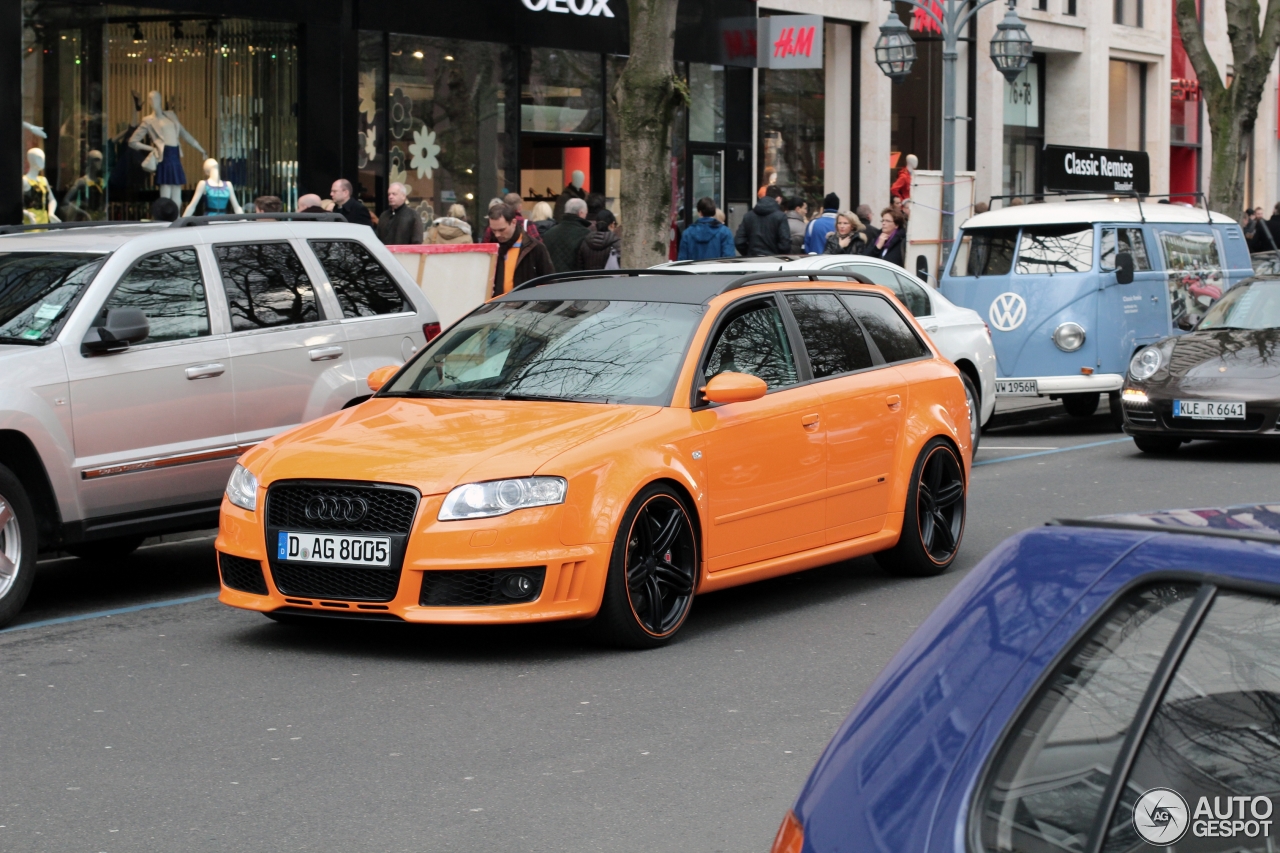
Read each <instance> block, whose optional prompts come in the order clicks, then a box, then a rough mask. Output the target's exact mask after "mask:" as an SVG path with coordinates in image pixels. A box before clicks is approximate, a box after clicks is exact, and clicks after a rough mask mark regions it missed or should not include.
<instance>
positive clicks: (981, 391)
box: [659, 255, 996, 450]
mask: <svg viewBox="0 0 1280 853" xmlns="http://www.w3.org/2000/svg"><path fill="white" fill-rule="evenodd" d="M659 266H660V267H662V268H674V269H686V270H706V271H708V272H711V271H723V270H724V269H725V267H730V268H732V269H733V271H734V272H743V273H748V272H757V271H758V272H773V271H774V270H788V271H795V272H801V271H808V270H830V271H832V272H852V273H858V274H859V275H862V276H865V277H866V278H867V279H868V280H869V281H871V282H872V283H873V284H880V285H883V286H885V287H887V288H889V289H890V290H892V291H893V292H894V294H895V295H896V296H897V297H898V299H899V300H900V301H901V302H902V304H903V305H905V306H906V307H907V310H909V311H910V312H911V313H912V314H913V315H915V317H916V319H917V320H919V321H920V325H922V326H924V328H925V331H927V332H928V333H929V336H930V337H931V338H932V339H933V342H934V344H936V345H937V347H938V351H939V352H940V353H941V354H942V355H943V356H944V357H945V358H947V359H950V360H951V362H952V363H953V364H955V366H956V367H958V368H960V373H961V374H962V375H963V377H964V380H965V383H964V385H965V393H966V394H968V395H969V411H970V414H971V421H970V427H971V429H972V432H973V446H974V450H977V448H978V436H979V432H980V430H981V427H982V425H983V424H985V423H986V422H987V421H988V420H990V418H991V413H992V412H993V411H995V407H996V393H995V391H996V351H995V349H994V347H992V345H991V331H990V329H988V328H987V324H986V322H984V321H983V319H982V315H980V314H979V313H978V312H977V311H973V310H971V309H969V308H961V307H960V306H959V305H956V304H954V303H953V302H951V301H950V300H948V299H947V298H946V297H945V296H943V295H942V294H941V293H939V292H938V291H936V290H934V289H933V288H931V287H924V286H923V285H921V284H920V282H919V281H918V280H916V279H914V278H912V277H911V276H910V275H908V274H907V272H906V271H905V270H903V269H902V268H901V267H899V266H898V265H897V264H891V263H889V262H888V261H883V260H881V259H879V258H869V257H863V256H860V255H803V256H801V257H795V256H791V255H779V256H776V257H764V258H721V259H719V260H714V261H673V262H671V263H666V264H660V265H659Z"/></svg>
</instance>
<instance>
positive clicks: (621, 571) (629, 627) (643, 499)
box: [601, 485, 699, 648]
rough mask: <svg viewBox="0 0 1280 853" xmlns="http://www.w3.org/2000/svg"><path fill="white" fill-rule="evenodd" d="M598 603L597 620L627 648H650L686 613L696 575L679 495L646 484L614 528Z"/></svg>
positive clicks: (689, 523)
mask: <svg viewBox="0 0 1280 853" xmlns="http://www.w3.org/2000/svg"><path fill="white" fill-rule="evenodd" d="M618 532H619V536H618V538H617V540H616V541H615V542H614V547H613V556H612V558H611V560H610V563H609V577H608V580H607V581H606V585H605V593H604V601H603V603H602V606H601V616H602V620H601V621H602V626H603V627H604V628H605V630H606V631H607V632H608V633H609V634H610V635H611V638H612V639H613V640H614V641H615V642H617V643H619V644H620V645H623V646H626V647H628V648H654V647H656V646H660V645H663V644H664V643H666V642H668V641H670V640H671V638H672V637H673V636H675V634H676V632H677V631H678V630H680V626H681V625H683V624H684V622H685V620H686V619H687V618H688V616H689V610H690V609H691V607H692V605H693V594H694V587H695V585H696V584H697V580H698V569H699V562H698V542H697V537H696V536H695V534H694V527H693V520H692V518H691V516H690V513H689V510H688V508H687V507H686V506H685V503H684V500H683V499H682V498H681V496H680V495H678V494H676V492H675V491H674V490H672V489H670V488H668V487H667V486H662V485H657V486H650V487H649V488H647V489H645V490H644V491H642V492H641V493H640V495H639V496H637V497H636V499H635V500H634V501H633V502H632V504H631V507H630V508H629V509H628V510H627V513H626V515H625V516H624V517H623V519H622V524H621V525H620V526H619V528H618Z"/></svg>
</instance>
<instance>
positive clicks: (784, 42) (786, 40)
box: [773, 27, 818, 58]
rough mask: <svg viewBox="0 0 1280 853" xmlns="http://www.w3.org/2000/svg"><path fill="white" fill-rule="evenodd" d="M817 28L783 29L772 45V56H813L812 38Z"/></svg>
mask: <svg viewBox="0 0 1280 853" xmlns="http://www.w3.org/2000/svg"><path fill="white" fill-rule="evenodd" d="M817 31H818V28H817V27H783V29H782V31H781V32H780V33H779V34H778V40H777V41H775V42H774V43H773V55H774V57H775V58H776V57H779V56H813V37H814V35H815V34H816V33H817Z"/></svg>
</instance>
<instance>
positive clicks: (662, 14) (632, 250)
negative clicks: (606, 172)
mask: <svg viewBox="0 0 1280 853" xmlns="http://www.w3.org/2000/svg"><path fill="white" fill-rule="evenodd" d="M676 4H677V0H628V2H627V6H628V7H629V9H630V13H631V56H630V57H629V58H628V59H627V64H626V67H625V68H624V69H623V71H622V74H621V75H620V76H619V78H618V85H617V87H616V88H615V89H614V92H613V97H614V100H615V101H616V102H617V105H618V110H617V113H618V133H619V135H620V137H621V143H622V144H621V148H622V189H621V192H622V197H621V199H620V201H621V203H622V216H621V220H622V226H623V229H624V230H623V239H622V266H623V268H624V269H641V268H644V267H650V266H653V265H654V264H660V263H662V262H664V261H666V260H667V246H668V244H669V242H670V239H671V120H672V116H673V115H674V113H675V108H676V106H677V105H678V104H680V103H681V102H682V100H683V99H684V97H685V89H684V87H683V84H682V83H681V82H680V81H679V80H678V79H677V78H676V74H675V61H674V59H673V58H672V55H673V50H674V46H675V32H676Z"/></svg>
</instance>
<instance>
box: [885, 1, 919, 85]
mask: <svg viewBox="0 0 1280 853" xmlns="http://www.w3.org/2000/svg"><path fill="white" fill-rule="evenodd" d="M875 51H876V65H878V66H880V70H881V71H883V72H884V75H885V76H886V77H888V78H889V79H890V80H892V81H893V82H895V83H901V82H902V81H903V80H905V79H907V77H908V76H909V75H910V74H911V66H912V65H914V64H915V61H916V43H915V42H914V41H912V40H911V31H910V30H908V29H907V26H906V24H904V23H902V19H901V18H899V17H898V13H897V12H896V11H895V10H894V8H893V6H892V5H890V6H889V17H888V18H886V19H885V22H884V23H883V24H881V26H880V38H878V39H876V47H875Z"/></svg>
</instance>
